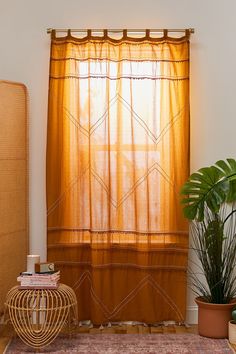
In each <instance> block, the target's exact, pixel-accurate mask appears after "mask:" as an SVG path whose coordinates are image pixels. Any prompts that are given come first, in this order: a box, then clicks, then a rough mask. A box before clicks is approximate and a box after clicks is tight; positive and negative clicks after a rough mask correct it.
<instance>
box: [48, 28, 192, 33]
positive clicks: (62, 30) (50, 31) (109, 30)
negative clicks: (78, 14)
mask: <svg viewBox="0 0 236 354" xmlns="http://www.w3.org/2000/svg"><path fill="white" fill-rule="evenodd" d="M53 30H54V31H55V32H68V30H69V29H66V28H57V29H56V28H55V29H54V28H48V29H47V33H52V31H53ZM70 31H71V32H77V33H84V32H87V31H88V30H87V29H70ZM91 31H92V32H95V33H100V32H101V33H103V32H104V29H101V28H99V29H91ZM107 31H108V32H111V33H119V32H123V29H107ZM149 31H150V32H152V33H153V32H155V33H163V32H164V31H167V32H172V33H174V32H185V31H186V29H184V28H177V29H165V28H162V29H149ZM188 31H189V33H194V28H188ZM127 32H130V33H143V32H146V29H127Z"/></svg>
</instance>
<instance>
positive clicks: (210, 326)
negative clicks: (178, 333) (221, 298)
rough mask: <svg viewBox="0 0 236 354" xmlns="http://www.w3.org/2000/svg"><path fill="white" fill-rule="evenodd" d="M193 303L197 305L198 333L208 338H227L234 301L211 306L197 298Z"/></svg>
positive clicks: (235, 302) (235, 301)
mask: <svg viewBox="0 0 236 354" xmlns="http://www.w3.org/2000/svg"><path fill="white" fill-rule="evenodd" d="M195 301H196V303H197V305H198V333H199V334H200V335H201V336H204V337H209V338H228V323H229V321H230V320H231V312H232V309H233V307H234V306H235V304H236V300H234V301H233V302H231V303H229V304H212V303H209V302H206V301H204V299H203V298H201V297H197V298H196V299H195Z"/></svg>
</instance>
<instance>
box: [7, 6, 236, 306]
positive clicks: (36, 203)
mask: <svg viewBox="0 0 236 354" xmlns="http://www.w3.org/2000/svg"><path fill="white" fill-rule="evenodd" d="M235 14H236V1H235V0H225V1H222V0H221V1H219V0H178V1H177V0H142V1H140V0H119V1H114V0H113V1H112V0H99V1H96V0H90V1H84V0H83V1H82V0H64V1H63V0H40V1H36V0H34V1H32V0H5V1H4V0H0V35H1V40H0V79H5V80H13V81H19V82H23V83H25V84H26V86H27V87H28V91H29V106H30V109H29V111H30V112H29V117H30V127H29V139H30V140H29V144H30V157H29V158H30V162H29V163H30V249H31V252H33V253H39V254H40V255H41V259H42V260H43V259H44V258H45V257H46V216H45V148H46V120H47V89H48V70H49V69H48V64H49V49H50V48H49V44H50V37H49V35H47V33H46V29H47V28H48V27H53V28H188V27H194V28H195V34H194V35H192V37H191V168H192V170H195V169H197V168H199V167H201V166H203V165H208V164H209V163H213V162H215V161H216V160H217V159H220V158H225V157H229V156H232V157H235V152H236V139H235V132H236V129H235V128H236V90H235V83H236V61H235V58H236V43H235V33H236V26H235ZM189 306H190V310H193V311H192V312H195V307H191V306H194V303H193V300H192V297H191V296H189ZM190 313H191V311H190Z"/></svg>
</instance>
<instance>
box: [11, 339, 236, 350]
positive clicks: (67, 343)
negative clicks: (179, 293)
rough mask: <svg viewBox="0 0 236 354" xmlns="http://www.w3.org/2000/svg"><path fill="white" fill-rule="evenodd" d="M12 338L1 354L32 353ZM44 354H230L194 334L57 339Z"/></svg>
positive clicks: (223, 343)
mask: <svg viewBox="0 0 236 354" xmlns="http://www.w3.org/2000/svg"><path fill="white" fill-rule="evenodd" d="M35 352H36V351H33V350H32V349H31V348H30V347H27V346H26V345H25V344H24V343H23V342H22V341H21V340H20V339H18V338H14V339H13V340H12V341H11V342H10V344H9V345H8V347H7V348H6V350H5V352H4V354H13V353H14V354H15V353H21V354H24V353H35ZM44 353H58V354H64V353H71V354H72V353H77V354H137V353H139V354H141V353H142V354H147V353H148V354H156V353H158V354H179V353H181V354H182V353H184V354H190V353H191V354H213V353H214V354H217V353H218V354H228V353H234V351H233V350H232V349H231V348H230V347H229V344H228V341H227V340H226V339H209V338H204V337H200V336H198V335H196V334H76V335H73V336H71V337H68V336H60V337H58V338H57V339H56V340H55V341H54V342H53V343H52V344H50V345H49V346H48V347H46V348H44V349H42V350H40V354H44Z"/></svg>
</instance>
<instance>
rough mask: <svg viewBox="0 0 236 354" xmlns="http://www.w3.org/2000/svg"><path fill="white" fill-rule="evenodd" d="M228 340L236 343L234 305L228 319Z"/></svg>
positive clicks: (235, 309)
mask: <svg viewBox="0 0 236 354" xmlns="http://www.w3.org/2000/svg"><path fill="white" fill-rule="evenodd" d="M229 341H230V343H231V344H234V345H235V344H236V307H234V308H233V311H232V319H231V321H229Z"/></svg>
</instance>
